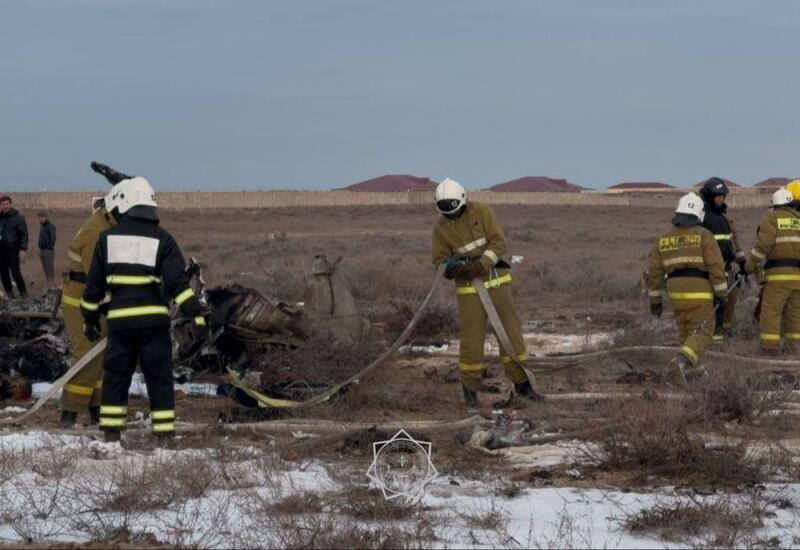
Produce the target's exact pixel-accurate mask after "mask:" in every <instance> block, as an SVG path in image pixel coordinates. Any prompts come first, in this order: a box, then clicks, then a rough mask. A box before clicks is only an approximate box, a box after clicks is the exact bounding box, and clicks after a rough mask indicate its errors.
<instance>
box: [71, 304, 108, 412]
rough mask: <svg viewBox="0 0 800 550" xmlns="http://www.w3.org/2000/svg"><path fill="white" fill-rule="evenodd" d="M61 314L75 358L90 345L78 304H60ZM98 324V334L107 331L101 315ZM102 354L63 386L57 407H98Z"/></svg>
mask: <svg viewBox="0 0 800 550" xmlns="http://www.w3.org/2000/svg"><path fill="white" fill-rule="evenodd" d="M61 313H62V314H63V315H64V326H65V328H66V331H67V337H68V338H69V343H70V346H72V357H73V361H77V360H79V359H80V358H81V357H83V356H84V355H86V354H87V353H88V352H89V350H90V349H92V348H93V347H94V344H92V343H91V342H90V341H89V340H87V339H86V336H84V334H83V315H81V309H80V307H75V306H72V305H68V304H62V305H61ZM100 327H101V334H102V336H105V335H106V334H107V330H106V323H105V318H103V319H102V320H101V321H100ZM103 357H104V354H103V353H101V354H100V355H98V356H97V357H95V358H94V359H93V360H92V361H90V362H89V364H88V365H86V366H85V367H83V368H82V369H81V370H80V371H79V372H78V374H76V375H75V376H73V377H72V379H71V380H70V381H69V382H68V383H67V384H66V385H65V386H64V391H63V393H62V394H61V410H64V411H70V412H74V413H80V412H86V411H87V410H88V409H89V407H90V406H92V407H94V406H96V407H99V406H100V394H101V391H102V387H103Z"/></svg>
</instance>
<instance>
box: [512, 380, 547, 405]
mask: <svg viewBox="0 0 800 550" xmlns="http://www.w3.org/2000/svg"><path fill="white" fill-rule="evenodd" d="M514 391H515V392H516V394H517V395H518V396H520V397H524V398H525V399H530V400H531V401H544V397H542V396H541V395H539V394H538V393H536V390H534V389H533V386H531V383H530V381H529V380H526V381H525V382H523V383H522V384H514Z"/></svg>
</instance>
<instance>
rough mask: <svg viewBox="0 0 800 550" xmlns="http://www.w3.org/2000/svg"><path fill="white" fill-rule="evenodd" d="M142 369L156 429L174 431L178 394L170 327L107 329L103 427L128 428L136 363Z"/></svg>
mask: <svg viewBox="0 0 800 550" xmlns="http://www.w3.org/2000/svg"><path fill="white" fill-rule="evenodd" d="M137 362H138V364H139V366H140V367H141V368H142V374H144V380H145V384H146V385H147V394H148V396H149V397H150V418H151V419H152V426H153V432H154V433H156V434H160V435H168V434H172V433H173V432H174V431H175V393H174V387H173V378H172V338H171V337H170V333H169V327H168V326H167V327H152V328H139V329H113V328H109V330H108V348H107V349H106V355H105V362H104V368H105V374H104V375H103V394H102V397H101V405H100V428H101V429H103V430H122V429H125V425H126V419H127V416H128V392H129V391H130V386H131V378H132V377H133V373H134V371H135V370H136V364H137Z"/></svg>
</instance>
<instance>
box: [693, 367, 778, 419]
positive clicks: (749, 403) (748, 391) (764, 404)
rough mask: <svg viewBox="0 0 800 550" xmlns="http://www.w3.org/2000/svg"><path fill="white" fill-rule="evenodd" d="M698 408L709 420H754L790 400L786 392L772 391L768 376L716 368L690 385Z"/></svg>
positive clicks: (694, 408) (694, 406) (695, 407)
mask: <svg viewBox="0 0 800 550" xmlns="http://www.w3.org/2000/svg"><path fill="white" fill-rule="evenodd" d="M690 390H691V393H692V404H691V405H690V407H691V408H692V409H693V410H695V411H702V412H703V414H704V416H705V418H706V420H709V421H713V420H721V421H723V422H730V421H734V420H735V421H737V422H742V423H752V422H753V421H754V420H756V419H757V418H758V417H760V416H761V415H762V414H764V413H765V412H768V411H771V410H775V409H779V408H781V407H782V406H783V404H784V403H785V402H786V401H787V399H788V393H787V392H781V391H771V390H772V388H771V384H770V383H769V381H768V380H767V379H766V377H752V376H747V375H746V374H745V373H743V372H741V371H739V370H735V369H722V370H720V369H714V370H713V371H712V372H711V374H710V375H709V376H708V377H707V378H703V379H702V380H700V381H698V383H696V384H693V385H692V386H691V388H690Z"/></svg>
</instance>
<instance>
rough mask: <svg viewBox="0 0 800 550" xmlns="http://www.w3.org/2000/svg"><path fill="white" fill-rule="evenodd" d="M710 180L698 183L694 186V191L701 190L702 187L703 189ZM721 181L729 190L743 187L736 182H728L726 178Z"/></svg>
mask: <svg viewBox="0 0 800 550" xmlns="http://www.w3.org/2000/svg"><path fill="white" fill-rule="evenodd" d="M708 179H710V178H708ZM708 179H704V180H703V181H698V182H697V183H695V184H694V185H692V189H700V188H701V187H703V184H704V183H705V182H707V181H708ZM720 179H721V180H722V181H724V182H725V185H727V186H728V189H736V188H737V187H741V185H739V184H738V183H736V182H735V181H731V180H726V179H725V178H720Z"/></svg>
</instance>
